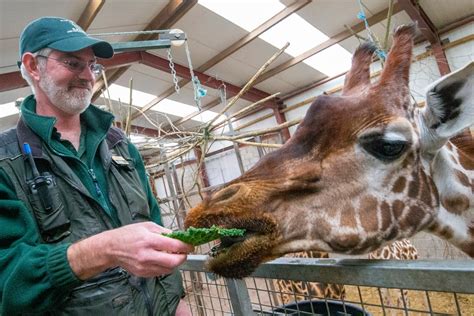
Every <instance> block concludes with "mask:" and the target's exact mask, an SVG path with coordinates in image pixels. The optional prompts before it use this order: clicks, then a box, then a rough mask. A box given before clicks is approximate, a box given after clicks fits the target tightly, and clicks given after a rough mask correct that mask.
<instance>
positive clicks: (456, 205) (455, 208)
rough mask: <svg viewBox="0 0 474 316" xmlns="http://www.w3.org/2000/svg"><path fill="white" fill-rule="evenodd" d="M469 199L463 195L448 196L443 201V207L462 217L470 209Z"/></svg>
mask: <svg viewBox="0 0 474 316" xmlns="http://www.w3.org/2000/svg"><path fill="white" fill-rule="evenodd" d="M469 203H470V202H469V198H468V197H467V196H465V195H462V194H457V195H456V196H448V197H445V198H443V199H442V201H441V205H443V206H444V208H445V209H446V210H447V211H448V212H450V213H453V214H457V215H460V214H462V213H463V212H464V211H466V210H467V209H468V208H469Z"/></svg>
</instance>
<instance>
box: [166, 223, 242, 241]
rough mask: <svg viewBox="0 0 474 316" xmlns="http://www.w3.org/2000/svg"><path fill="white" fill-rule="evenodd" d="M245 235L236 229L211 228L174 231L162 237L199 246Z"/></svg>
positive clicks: (190, 228)
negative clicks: (222, 238) (216, 240)
mask: <svg viewBox="0 0 474 316" xmlns="http://www.w3.org/2000/svg"><path fill="white" fill-rule="evenodd" d="M244 234H245V229H238V228H220V227H217V226H215V225H214V226H212V227H211V228H195V227H189V228H188V229H187V230H185V231H175V232H172V233H163V235H164V236H166V237H170V238H174V239H179V240H181V241H183V242H185V243H187V244H191V245H193V246H199V245H202V244H205V243H208V242H210V241H213V240H215V239H219V238H221V237H240V236H243V235H244Z"/></svg>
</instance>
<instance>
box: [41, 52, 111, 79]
mask: <svg viewBox="0 0 474 316" xmlns="http://www.w3.org/2000/svg"><path fill="white" fill-rule="evenodd" d="M36 57H43V58H47V59H53V60H56V61H59V62H60V63H62V64H63V65H64V66H66V68H67V69H69V70H70V71H71V72H73V73H76V74H80V73H81V72H83V71H84V69H86V67H89V69H90V71H91V72H92V73H93V74H94V75H95V76H99V75H100V74H101V73H102V70H104V66H102V65H101V64H97V63H95V62H94V63H89V62H85V61H82V60H78V59H67V58H65V59H58V58H53V57H49V56H44V55H36Z"/></svg>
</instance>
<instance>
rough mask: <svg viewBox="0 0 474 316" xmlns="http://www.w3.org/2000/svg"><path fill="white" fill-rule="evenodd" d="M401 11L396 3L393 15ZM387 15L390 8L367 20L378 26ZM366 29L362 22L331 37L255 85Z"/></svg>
mask: <svg viewBox="0 0 474 316" xmlns="http://www.w3.org/2000/svg"><path fill="white" fill-rule="evenodd" d="M400 11H401V9H400V6H398V5H397V3H395V4H394V6H393V14H397V13H398V12H400ZM387 13H388V8H387V9H385V10H382V11H380V12H378V13H376V14H374V15H373V16H371V17H370V18H368V19H367V22H368V23H369V25H373V24H377V23H379V22H381V21H383V20H385V19H386V18H387ZM364 29H365V24H364V22H360V23H358V24H356V25H354V26H352V27H351V30H352V31H351V30H345V31H342V32H340V33H338V34H336V35H334V36H333V37H331V38H329V39H328V40H326V41H324V42H322V43H321V44H319V45H317V46H315V47H313V48H312V49H310V50H308V51H306V52H304V53H302V54H301V55H298V56H296V57H294V58H292V59H290V60H288V61H287V62H284V63H282V64H281V65H278V66H277V67H275V68H272V69H270V70H267V71H266V72H264V73H263V74H262V75H261V76H260V77H259V78H258V79H257V81H256V82H255V84H258V83H260V82H262V81H265V80H267V79H268V78H271V77H273V76H275V75H276V74H278V73H280V72H282V71H284V70H286V69H288V68H290V67H293V66H294V65H297V64H299V63H301V62H303V61H304V60H306V59H308V58H309V57H311V56H313V55H315V54H317V53H319V52H321V51H323V50H325V49H326V48H329V47H331V46H332V45H335V44H337V43H340V42H342V41H343V40H346V39H348V38H349V37H351V36H352V35H353V34H354V33H359V32H361V31H363V30H364Z"/></svg>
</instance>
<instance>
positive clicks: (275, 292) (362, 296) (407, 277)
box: [181, 255, 474, 316]
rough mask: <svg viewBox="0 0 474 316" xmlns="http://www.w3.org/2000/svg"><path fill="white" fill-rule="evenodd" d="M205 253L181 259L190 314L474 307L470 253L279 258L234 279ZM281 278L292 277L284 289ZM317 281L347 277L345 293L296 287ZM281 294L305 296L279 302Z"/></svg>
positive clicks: (473, 311)
mask: <svg viewBox="0 0 474 316" xmlns="http://www.w3.org/2000/svg"><path fill="white" fill-rule="evenodd" d="M206 259H207V256H203V255H192V256H189V257H188V261H187V262H186V263H185V264H184V265H183V266H181V269H182V273H183V276H184V282H185V286H186V289H187V300H188V303H189V304H190V306H191V308H192V313H193V315H200V316H201V315H244V316H248V315H262V316H263V315H466V316H472V315H474V261H472V260H450V261H446V260H442V261H441V260H440V261H427V260H417V261H388V260H387V261H385V260H380V261H379V260H364V259H308V258H280V259H277V260H274V261H272V262H269V263H266V264H263V265H261V266H260V267H259V268H258V269H257V270H256V271H255V273H254V274H252V277H250V278H246V279H244V280H236V279H223V278H217V277H216V276H215V275H213V274H211V273H209V272H208V271H207V270H206V268H205V265H204V263H205V260H206ZM276 279H282V280H292V282H293V283H289V284H292V286H289V287H288V288H287V289H282V288H278V287H275V280H276ZM314 282H319V283H330V284H339V285H344V289H345V295H344V297H342V298H339V299H337V300H336V299H330V298H327V297H324V296H318V295H316V294H308V293H306V294H305V295H303V296H301V293H292V292H298V291H300V292H301V290H302V289H308V288H310V287H311V286H312V285H315V283H314ZM294 284H299V285H298V286H294ZM315 286H316V285H315ZM283 294H286V295H290V296H291V295H293V296H294V298H295V299H302V300H299V301H297V302H291V303H289V304H282V302H281V299H279V297H281V296H282V295H283ZM297 295H298V296H297Z"/></svg>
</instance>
